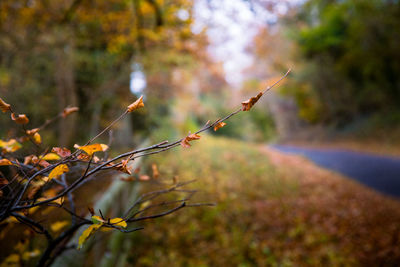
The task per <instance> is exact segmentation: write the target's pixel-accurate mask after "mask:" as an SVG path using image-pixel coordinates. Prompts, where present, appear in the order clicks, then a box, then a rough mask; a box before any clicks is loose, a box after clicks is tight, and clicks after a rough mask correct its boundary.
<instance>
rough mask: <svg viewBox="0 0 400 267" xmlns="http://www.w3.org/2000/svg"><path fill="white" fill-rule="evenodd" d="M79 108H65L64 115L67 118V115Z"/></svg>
mask: <svg viewBox="0 0 400 267" xmlns="http://www.w3.org/2000/svg"><path fill="white" fill-rule="evenodd" d="M78 110H79V108H78V107H69V108H65V109H64V110H63V113H62V116H63V117H64V118H65V117H67V116H68V115H69V114H71V113H74V112H77V111H78Z"/></svg>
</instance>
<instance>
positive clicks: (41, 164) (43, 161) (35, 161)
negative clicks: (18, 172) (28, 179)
mask: <svg viewBox="0 0 400 267" xmlns="http://www.w3.org/2000/svg"><path fill="white" fill-rule="evenodd" d="M31 161H32V163H35V164H38V165H40V166H42V167H44V168H47V167H49V166H50V163H48V162H47V161H45V160H43V159H41V160H40V161H39V159H38V157H36V156H33V157H32V159H31Z"/></svg>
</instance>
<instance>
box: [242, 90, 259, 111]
mask: <svg viewBox="0 0 400 267" xmlns="http://www.w3.org/2000/svg"><path fill="white" fill-rule="evenodd" d="M262 95H263V92H259V93H258V95H256V96H254V97H252V98H250V99H247V100H246V101H243V102H242V110H243V111H249V110H250V109H251V107H252V106H254V104H255V103H257V101H258V100H259V99H260V98H261V96H262Z"/></svg>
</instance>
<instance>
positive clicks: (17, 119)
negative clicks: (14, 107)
mask: <svg viewBox="0 0 400 267" xmlns="http://www.w3.org/2000/svg"><path fill="white" fill-rule="evenodd" d="M11 119H12V120H13V121H15V122H16V123H18V124H27V123H28V122H29V119H28V117H27V116H26V115H25V114H20V115H18V116H16V115H15V114H14V113H11Z"/></svg>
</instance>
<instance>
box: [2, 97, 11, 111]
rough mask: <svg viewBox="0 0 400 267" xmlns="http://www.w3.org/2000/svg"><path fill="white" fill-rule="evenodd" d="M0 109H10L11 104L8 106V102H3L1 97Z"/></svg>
mask: <svg viewBox="0 0 400 267" xmlns="http://www.w3.org/2000/svg"><path fill="white" fill-rule="evenodd" d="M0 109H1V111H3V113H4V112H6V111H9V110H11V106H10V104H7V103H6V102H4V100H3V99H1V98H0Z"/></svg>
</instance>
